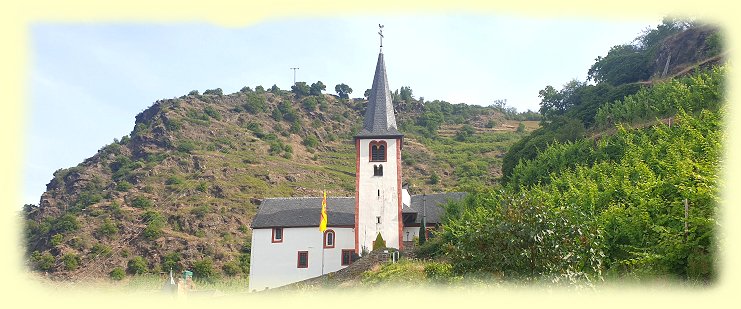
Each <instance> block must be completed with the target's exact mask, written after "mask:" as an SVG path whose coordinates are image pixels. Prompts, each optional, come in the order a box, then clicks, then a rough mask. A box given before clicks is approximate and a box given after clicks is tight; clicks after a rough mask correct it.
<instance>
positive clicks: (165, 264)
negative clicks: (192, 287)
mask: <svg viewBox="0 0 741 309" xmlns="http://www.w3.org/2000/svg"><path fill="white" fill-rule="evenodd" d="M180 259H181V257H180V253H177V252H171V253H168V254H165V255H164V256H163V257H162V270H164V271H170V270H172V271H173V272H175V273H179V272H180V271H182V270H183V267H182V266H181V265H180Z"/></svg>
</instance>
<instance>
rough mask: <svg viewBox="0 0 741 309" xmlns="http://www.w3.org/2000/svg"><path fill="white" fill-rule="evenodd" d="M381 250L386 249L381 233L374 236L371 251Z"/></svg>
mask: <svg viewBox="0 0 741 309" xmlns="http://www.w3.org/2000/svg"><path fill="white" fill-rule="evenodd" d="M383 248H386V241H385V240H383V237H382V236H381V233H378V235H377V236H376V241H374V242H373V251H376V250H378V249H383Z"/></svg>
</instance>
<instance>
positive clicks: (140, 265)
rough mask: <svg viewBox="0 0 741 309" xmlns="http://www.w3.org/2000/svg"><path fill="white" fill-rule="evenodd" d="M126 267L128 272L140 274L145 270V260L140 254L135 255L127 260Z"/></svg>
mask: <svg viewBox="0 0 741 309" xmlns="http://www.w3.org/2000/svg"><path fill="white" fill-rule="evenodd" d="M126 269H127V271H128V272H129V273H130V274H133V275H141V274H145V273H146V272H147V260H145V259H144V258H143V257H141V256H135V257H134V258H132V259H130V260H129V263H128V264H127V265H126Z"/></svg>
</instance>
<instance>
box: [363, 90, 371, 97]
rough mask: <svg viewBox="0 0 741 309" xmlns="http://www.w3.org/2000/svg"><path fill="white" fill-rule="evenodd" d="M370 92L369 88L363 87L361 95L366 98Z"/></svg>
mask: <svg viewBox="0 0 741 309" xmlns="http://www.w3.org/2000/svg"><path fill="white" fill-rule="evenodd" d="M370 94H371V90H370V89H365V92H363V96H364V97H365V98H366V99H367V98H368V97H370Z"/></svg>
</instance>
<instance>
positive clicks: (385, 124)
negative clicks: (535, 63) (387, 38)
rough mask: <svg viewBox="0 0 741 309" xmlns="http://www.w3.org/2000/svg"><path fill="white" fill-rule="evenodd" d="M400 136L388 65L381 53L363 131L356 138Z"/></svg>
mask: <svg viewBox="0 0 741 309" xmlns="http://www.w3.org/2000/svg"><path fill="white" fill-rule="evenodd" d="M398 136H402V134H401V133H400V132H399V131H397V129H396V117H395V116H394V105H393V104H392V103H391V92H390V91H389V84H388V81H387V80H386V64H385V63H384V62H383V53H379V54H378V63H377V64H376V75H375V76H374V77H373V87H372V88H371V92H370V95H369V96H368V105H367V106H366V110H365V121H364V122H363V130H361V131H360V133H358V135H357V136H356V137H359V138H360V137H363V138H364V137H398Z"/></svg>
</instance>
